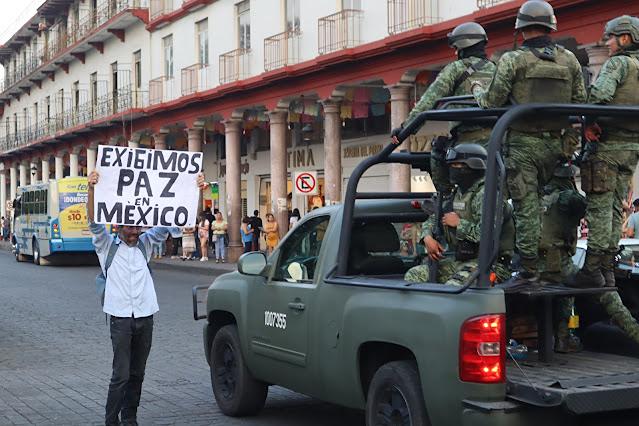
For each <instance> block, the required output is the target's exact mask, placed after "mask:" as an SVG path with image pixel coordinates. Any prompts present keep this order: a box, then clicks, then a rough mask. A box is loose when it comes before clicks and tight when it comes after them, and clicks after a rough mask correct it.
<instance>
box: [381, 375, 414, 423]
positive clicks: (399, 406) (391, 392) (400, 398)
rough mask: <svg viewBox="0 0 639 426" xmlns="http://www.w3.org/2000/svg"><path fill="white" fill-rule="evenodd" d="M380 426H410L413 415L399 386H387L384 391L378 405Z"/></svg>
mask: <svg viewBox="0 0 639 426" xmlns="http://www.w3.org/2000/svg"><path fill="white" fill-rule="evenodd" d="M377 407H378V408H377V416H376V417H377V422H376V424H378V425H384V426H386V425H388V426H410V425H412V422H411V415H410V409H409V408H408V403H407V402H406V398H404V394H403V393H402V391H401V390H399V388H398V387H397V386H390V385H389V386H386V387H385V388H384V389H382V391H381V394H380V398H379V401H378V404H377Z"/></svg>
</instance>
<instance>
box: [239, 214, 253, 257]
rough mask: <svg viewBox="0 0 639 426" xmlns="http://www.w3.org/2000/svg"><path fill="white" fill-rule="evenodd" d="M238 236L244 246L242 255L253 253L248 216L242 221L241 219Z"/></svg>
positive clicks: (251, 232)
mask: <svg viewBox="0 0 639 426" xmlns="http://www.w3.org/2000/svg"><path fill="white" fill-rule="evenodd" d="M240 236H241V237H242V244H244V253H248V252H250V251H253V228H252V227H251V219H250V218H249V217H248V216H244V219H242V226H241V227H240Z"/></svg>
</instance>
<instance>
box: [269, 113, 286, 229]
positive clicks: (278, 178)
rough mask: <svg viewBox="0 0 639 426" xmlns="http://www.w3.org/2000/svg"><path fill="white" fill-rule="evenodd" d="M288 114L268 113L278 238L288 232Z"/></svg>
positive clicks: (274, 210) (274, 212)
mask: <svg viewBox="0 0 639 426" xmlns="http://www.w3.org/2000/svg"><path fill="white" fill-rule="evenodd" d="M287 115H288V113H287V112H285V111H284V112H282V111H272V112H270V113H269V117H270V129H271V208H272V210H273V215H274V216H275V220H276V222H277V227H278V229H279V231H280V237H283V236H284V235H286V233H287V232H288V207H287V206H286V195H287V193H286V178H287V170H286V128H287V122H286V118H287Z"/></svg>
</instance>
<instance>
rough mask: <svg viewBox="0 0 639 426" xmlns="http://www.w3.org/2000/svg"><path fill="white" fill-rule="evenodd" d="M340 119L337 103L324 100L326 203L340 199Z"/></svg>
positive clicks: (337, 201)
mask: <svg viewBox="0 0 639 426" xmlns="http://www.w3.org/2000/svg"><path fill="white" fill-rule="evenodd" d="M341 149H342V121H341V120H340V116H339V103H336V102H330V101H327V102H324V199H325V200H326V205H327V206H330V205H331V204H337V203H340V202H341V201H342V155H341Z"/></svg>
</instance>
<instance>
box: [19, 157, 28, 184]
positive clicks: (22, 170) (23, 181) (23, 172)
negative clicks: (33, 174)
mask: <svg viewBox="0 0 639 426" xmlns="http://www.w3.org/2000/svg"><path fill="white" fill-rule="evenodd" d="M27 174H28V172H27V163H20V186H27V185H28V183H27Z"/></svg>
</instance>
